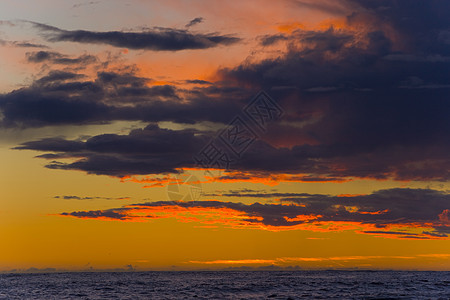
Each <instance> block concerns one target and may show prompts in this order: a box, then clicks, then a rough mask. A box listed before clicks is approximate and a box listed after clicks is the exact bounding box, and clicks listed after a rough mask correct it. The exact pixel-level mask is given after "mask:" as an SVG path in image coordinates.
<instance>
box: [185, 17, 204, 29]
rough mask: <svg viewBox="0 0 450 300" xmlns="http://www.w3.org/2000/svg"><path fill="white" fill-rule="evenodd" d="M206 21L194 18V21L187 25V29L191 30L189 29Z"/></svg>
mask: <svg viewBox="0 0 450 300" xmlns="http://www.w3.org/2000/svg"><path fill="white" fill-rule="evenodd" d="M204 20H205V19H203V18H200V17H199V18H194V19H192V20H191V21H189V23H187V24H186V27H187V28H189V27H192V26H194V25H197V24H200V23H202V22H203V21H204Z"/></svg>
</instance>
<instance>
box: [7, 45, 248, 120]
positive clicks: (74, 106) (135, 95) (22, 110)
mask: <svg viewBox="0 0 450 300" xmlns="http://www.w3.org/2000/svg"><path fill="white" fill-rule="evenodd" d="M46 55H47V54H45V55H44V56H46ZM84 78H85V76H84V75H82V74H76V73H72V72H68V71H51V72H49V73H48V74H47V75H45V76H43V77H41V78H39V79H37V80H35V81H34V82H33V83H32V84H31V85H30V86H28V87H25V88H21V89H18V90H15V91H12V92H9V93H6V94H1V95H0V112H1V116H2V119H1V121H0V125H1V126H2V127H19V128H20V127H22V128H26V127H42V126H49V125H63V124H67V125H70V124H94V123H97V124H98V123H105V122H110V121H115V120H129V121H133V120H136V121H137V120H140V121H148V122H157V121H174V122H179V123H196V122H199V121H212V122H222V123H225V122H228V121H229V120H230V119H231V118H232V117H233V115H235V114H236V113H237V112H238V111H239V107H240V106H241V105H240V103H239V102H240V101H242V99H244V100H245V97H246V96H247V95H246V93H245V92H243V90H242V89H227V88H221V87H205V88H194V89H192V90H190V91H189V98H188V99H183V101H181V98H182V97H181V96H180V94H179V93H180V91H178V90H177V88H176V87H175V86H171V85H155V86H149V85H148V84H149V83H151V82H152V80H151V79H149V78H144V77H139V76H136V75H135V74H133V73H131V72H98V73H97V77H96V78H95V79H94V80H83V79H84ZM181 92H183V91H181ZM247 94H248V93H247ZM213 98H214V99H213Z"/></svg>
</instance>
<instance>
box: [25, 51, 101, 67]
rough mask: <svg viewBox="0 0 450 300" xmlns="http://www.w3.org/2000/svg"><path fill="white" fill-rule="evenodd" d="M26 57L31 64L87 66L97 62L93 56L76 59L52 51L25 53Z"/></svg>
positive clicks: (82, 56) (85, 55)
mask: <svg viewBox="0 0 450 300" xmlns="http://www.w3.org/2000/svg"><path fill="white" fill-rule="evenodd" d="M26 56H27V60H28V61H29V62H31V63H43V62H47V63H51V64H61V65H87V64H92V63H95V62H96V61H97V57H95V56H93V55H87V54H84V55H81V56H79V57H76V58H70V57H68V56H67V55H64V54H61V53H58V52H54V51H38V52H27V53H26Z"/></svg>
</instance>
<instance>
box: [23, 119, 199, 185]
mask: <svg viewBox="0 0 450 300" xmlns="http://www.w3.org/2000/svg"><path fill="white" fill-rule="evenodd" d="M206 141H207V140H206V138H205V137H202V136H201V135H197V132H196V131H195V130H190V129H186V130H180V131H174V130H169V129H162V128H159V127H158V126H157V125H149V126H147V127H146V128H144V129H134V130H132V131H131V132H130V133H129V134H128V135H117V134H102V135H97V136H94V137H91V138H89V139H87V140H86V141H68V140H65V139H61V138H47V139H43V140H38V141H31V142H26V143H24V144H22V145H21V146H18V147H16V149H29V150H38V151H52V152H56V154H54V155H52V156H49V157H47V156H44V158H50V159H53V160H54V159H58V158H59V159H61V158H68V157H69V158H70V157H71V158H78V160H76V161H75V162H72V163H61V162H57V161H52V162H51V163H50V164H48V165H47V168H50V169H63V170H82V171H85V172H88V173H91V174H98V175H110V176H117V177H124V176H127V175H130V174H161V173H167V172H172V173H178V171H177V170H176V169H177V168H180V167H182V166H186V165H192V164H193V159H192V153H195V152H196V151H198V150H200V147H201V145H203V144H204V143H206ZM58 153H61V154H62V155H58Z"/></svg>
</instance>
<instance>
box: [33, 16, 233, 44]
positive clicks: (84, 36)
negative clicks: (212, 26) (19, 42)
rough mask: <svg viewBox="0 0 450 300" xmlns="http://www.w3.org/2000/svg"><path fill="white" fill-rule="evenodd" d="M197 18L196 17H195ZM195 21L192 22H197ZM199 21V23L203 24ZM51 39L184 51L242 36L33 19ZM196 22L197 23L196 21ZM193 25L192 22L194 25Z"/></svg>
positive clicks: (226, 42) (55, 40)
mask: <svg viewBox="0 0 450 300" xmlns="http://www.w3.org/2000/svg"><path fill="white" fill-rule="evenodd" d="M194 20H195V19H194ZM194 20H193V21H192V22H194ZM199 22H200V21H198V20H197V21H196V22H195V23H199ZM29 23H31V24H33V25H34V26H35V27H36V28H37V29H39V30H40V31H41V32H42V33H43V35H44V37H45V39H46V40H47V41H49V42H76V43H84V44H104V45H110V46H114V47H121V48H129V49H134V50H151V51H180V50H194V49H208V48H214V47H217V46H221V45H222V46H229V45H232V44H235V43H238V42H239V41H240V38H238V37H235V36H231V35H220V34H198V33H197V34H194V33H191V32H189V31H187V30H181V29H173V28H161V27H156V28H153V29H148V30H146V31H141V32H125V31H104V32H100V31H88V30H63V29H60V28H58V27H54V26H49V25H46V24H42V23H36V22H29ZM195 23H194V24H195ZM194 24H192V25H194Z"/></svg>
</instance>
